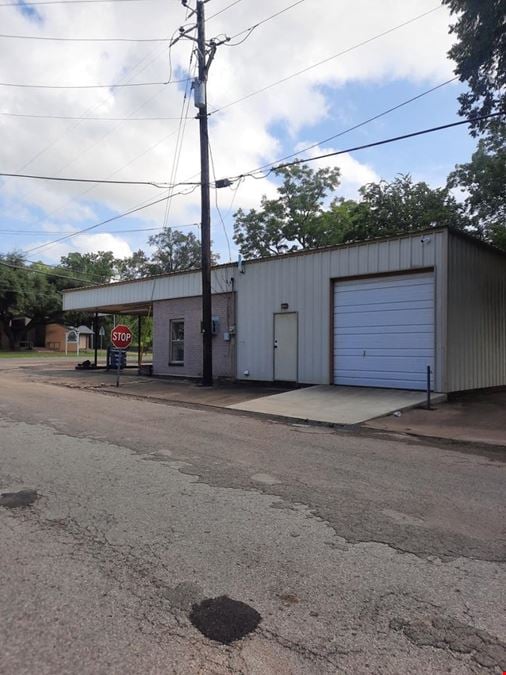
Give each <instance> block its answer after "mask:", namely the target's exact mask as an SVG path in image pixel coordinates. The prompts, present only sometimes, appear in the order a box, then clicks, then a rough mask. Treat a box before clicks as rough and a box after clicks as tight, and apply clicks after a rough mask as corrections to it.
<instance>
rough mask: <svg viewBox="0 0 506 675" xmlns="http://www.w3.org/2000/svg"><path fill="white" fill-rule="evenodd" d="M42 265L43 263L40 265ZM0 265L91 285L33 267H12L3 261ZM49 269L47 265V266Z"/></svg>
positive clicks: (0, 261)
mask: <svg viewBox="0 0 506 675" xmlns="http://www.w3.org/2000/svg"><path fill="white" fill-rule="evenodd" d="M42 264H44V263H42ZM0 265H3V266H4V267H10V268H11V269H14V270H23V271H25V272H34V273H35V274H43V275H44V276H48V277H59V278H61V279H68V280H70V281H79V282H81V283H90V284H91V283H93V282H92V281H91V280H90V279H79V278H78V277H73V276H69V275H66V274H65V275H64V274H58V273H57V272H49V271H46V270H39V269H36V268H33V267H26V266H24V265H13V264H12V263H8V262H5V260H1V259H0ZM47 267H49V265H47Z"/></svg>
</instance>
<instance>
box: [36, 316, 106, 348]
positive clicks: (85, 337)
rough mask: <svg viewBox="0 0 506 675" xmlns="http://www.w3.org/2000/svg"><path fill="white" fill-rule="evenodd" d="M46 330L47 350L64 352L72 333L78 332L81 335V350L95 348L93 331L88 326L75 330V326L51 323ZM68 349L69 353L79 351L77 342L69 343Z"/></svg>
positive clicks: (45, 344)
mask: <svg viewBox="0 0 506 675" xmlns="http://www.w3.org/2000/svg"><path fill="white" fill-rule="evenodd" d="M45 328H46V335H45V343H44V346H45V348H46V349H51V350H52V351H56V352H64V351H65V343H66V340H67V336H68V334H69V332H70V331H77V333H78V335H79V349H80V350H83V349H93V348H94V342H93V337H94V335H93V331H92V329H91V328H89V327H88V326H84V325H82V326H79V327H78V328H74V327H73V326H64V325H63V324H59V323H49V324H47V325H46V327H45ZM67 347H68V351H70V352H74V351H77V343H76V342H69V343H68V346H67Z"/></svg>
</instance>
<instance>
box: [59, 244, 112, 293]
mask: <svg viewBox="0 0 506 675" xmlns="http://www.w3.org/2000/svg"><path fill="white" fill-rule="evenodd" d="M117 262H118V261H117V260H116V258H115V257H114V253H113V252H112V251H98V252H97V253H77V252H72V253H69V254H68V255H66V256H62V258H60V268H61V269H62V270H67V271H70V272H72V273H73V274H74V275H75V276H76V277H81V278H82V279H83V285H85V284H86V282H91V283H94V284H107V283H109V282H110V281H111V280H112V279H113V278H114V277H115V275H116V268H117Z"/></svg>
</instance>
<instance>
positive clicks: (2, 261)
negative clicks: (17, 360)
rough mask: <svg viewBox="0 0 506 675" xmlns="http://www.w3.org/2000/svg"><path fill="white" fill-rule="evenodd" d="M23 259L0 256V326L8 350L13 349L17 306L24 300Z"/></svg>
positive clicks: (15, 256)
mask: <svg viewBox="0 0 506 675" xmlns="http://www.w3.org/2000/svg"><path fill="white" fill-rule="evenodd" d="M18 267H24V260H23V257H22V256H20V255H19V254H16V253H9V254H7V255H0V325H1V327H2V331H3V333H4V334H5V336H6V337H7V340H8V342H9V347H10V349H15V346H16V339H15V334H14V330H13V327H12V320H13V319H15V318H16V317H18V316H19V312H18V306H19V304H20V303H22V302H23V300H24V295H25V293H26V279H25V278H24V276H23V275H24V271H23V270H20V269H17V268H18Z"/></svg>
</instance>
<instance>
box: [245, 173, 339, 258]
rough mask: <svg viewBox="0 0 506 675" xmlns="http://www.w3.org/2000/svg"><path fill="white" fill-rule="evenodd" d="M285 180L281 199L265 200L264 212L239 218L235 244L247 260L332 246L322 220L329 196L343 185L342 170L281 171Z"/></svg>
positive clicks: (326, 223) (262, 208) (265, 198)
mask: <svg viewBox="0 0 506 675" xmlns="http://www.w3.org/2000/svg"><path fill="white" fill-rule="evenodd" d="M274 173H275V175H276V176H278V177H280V178H282V179H283V182H282V184H281V185H280V186H279V187H278V188H277V193H278V197H277V198H276V199H267V197H266V196H265V195H264V196H263V197H262V200H261V209H260V210H258V211H257V210H256V209H251V210H250V211H248V212H247V213H245V212H244V211H243V210H242V209H239V210H238V211H237V212H236V213H235V214H234V218H235V223H234V242H235V243H236V244H237V245H238V246H239V249H240V251H241V254H242V255H244V256H246V257H257V256H259V257H265V256H270V255H276V254H279V253H285V252H287V251H294V250H297V249H299V248H315V247H317V246H324V245H326V244H328V243H330V242H329V232H328V231H327V230H326V227H327V226H328V222H327V221H326V220H325V219H322V215H323V213H324V210H323V205H324V203H325V199H326V198H327V196H328V194H329V192H331V191H334V190H335V189H336V188H337V186H338V185H339V174H340V172H339V169H337V168H334V169H330V168H324V169H318V170H317V171H313V170H312V169H310V168H309V167H308V166H307V165H304V164H296V165H293V166H290V167H285V168H281V169H277V170H275V171H274Z"/></svg>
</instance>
